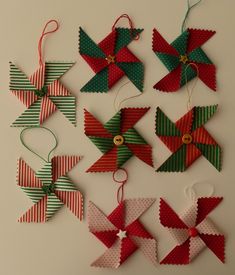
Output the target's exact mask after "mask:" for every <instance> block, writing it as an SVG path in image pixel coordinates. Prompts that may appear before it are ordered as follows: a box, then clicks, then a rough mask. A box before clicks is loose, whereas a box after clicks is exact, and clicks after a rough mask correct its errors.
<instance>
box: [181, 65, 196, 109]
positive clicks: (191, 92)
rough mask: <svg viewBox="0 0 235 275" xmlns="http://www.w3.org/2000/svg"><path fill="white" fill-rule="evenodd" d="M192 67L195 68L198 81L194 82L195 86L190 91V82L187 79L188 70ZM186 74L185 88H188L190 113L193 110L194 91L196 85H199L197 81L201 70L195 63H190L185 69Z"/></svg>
mask: <svg viewBox="0 0 235 275" xmlns="http://www.w3.org/2000/svg"><path fill="white" fill-rule="evenodd" d="M191 66H193V67H195V69H196V72H197V76H196V79H195V80H194V82H193V85H192V87H191V89H189V84H188V83H189V82H188V77H187V70H188V68H189V67H190V68H191ZM184 74H185V86H186V89H187V95H188V101H187V109H188V111H190V110H191V108H192V96H193V91H194V89H195V87H196V85H197V81H198V79H199V68H198V66H197V65H196V64H195V63H193V62H192V63H188V64H187V66H186V67H185V70H184Z"/></svg>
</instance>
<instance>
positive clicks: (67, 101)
mask: <svg viewBox="0 0 235 275" xmlns="http://www.w3.org/2000/svg"><path fill="white" fill-rule="evenodd" d="M73 64H74V63H73V62H70V63H65V62H46V63H42V64H41V65H40V67H39V69H38V70H37V71H36V72H35V73H34V74H33V75H32V76H31V77H29V78H28V77H27V76H26V75H25V74H24V73H23V72H22V71H21V70H20V69H19V68H18V67H17V66H16V65H14V64H13V63H10V90H11V92H12V93H13V94H14V95H15V96H16V97H17V98H18V99H19V100H20V101H21V102H22V103H23V104H24V105H25V106H26V107H27V109H26V110H25V111H24V112H23V113H22V114H21V115H20V116H19V117H18V118H17V119H16V120H15V122H13V124H12V126H19V127H24V126H39V125H41V124H43V122H44V121H45V120H46V119H47V118H48V117H49V116H51V115H52V114H53V113H54V112H55V111H56V110H59V111H61V112H62V113H63V114H64V116H65V117H66V118H67V119H68V120H69V121H70V122H71V123H72V124H74V125H76V98H75V96H73V95H72V94H71V93H70V92H69V91H68V90H67V89H66V88H65V86H64V85H63V84H62V83H61V81H60V78H61V77H62V76H63V75H64V74H65V73H66V72H67V71H68V70H69V69H70V68H71V67H72V66H73Z"/></svg>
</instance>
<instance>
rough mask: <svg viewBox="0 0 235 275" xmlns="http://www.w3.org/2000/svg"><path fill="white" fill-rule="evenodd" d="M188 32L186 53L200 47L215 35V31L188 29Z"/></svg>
mask: <svg viewBox="0 0 235 275" xmlns="http://www.w3.org/2000/svg"><path fill="white" fill-rule="evenodd" d="M188 32H189V39H188V48H187V52H188V53H190V52H191V51H193V50H194V49H196V48H198V47H201V46H202V45H203V44H204V43H205V42H207V40H208V39H210V38H211V37H212V36H213V35H214V34H215V31H210V30H200V29H188Z"/></svg>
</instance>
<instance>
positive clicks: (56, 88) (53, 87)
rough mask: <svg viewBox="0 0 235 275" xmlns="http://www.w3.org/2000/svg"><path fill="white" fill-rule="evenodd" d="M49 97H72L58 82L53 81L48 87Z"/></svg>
mask: <svg viewBox="0 0 235 275" xmlns="http://www.w3.org/2000/svg"><path fill="white" fill-rule="evenodd" d="M47 88H48V94H47V95H48V96H70V95H71V93H70V92H69V91H68V90H67V89H66V88H65V87H64V85H63V84H62V83H61V82H60V81H58V80H55V81H53V82H52V83H51V84H50V85H49V86H48V87H47Z"/></svg>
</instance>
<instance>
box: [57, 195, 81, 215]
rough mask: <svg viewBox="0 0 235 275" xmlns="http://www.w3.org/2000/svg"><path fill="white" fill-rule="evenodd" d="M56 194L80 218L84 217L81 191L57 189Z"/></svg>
mask: <svg viewBox="0 0 235 275" xmlns="http://www.w3.org/2000/svg"><path fill="white" fill-rule="evenodd" d="M55 194H56V196H57V197H58V198H59V200H60V201H62V202H63V203H64V204H65V205H66V206H67V207H68V208H69V209H70V211H71V212H72V213H73V214H74V215H75V216H76V217H77V218H78V219H80V220H82V218H83V211H82V208H83V199H82V194H81V193H80V192H79V191H59V190H56V191H55Z"/></svg>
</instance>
